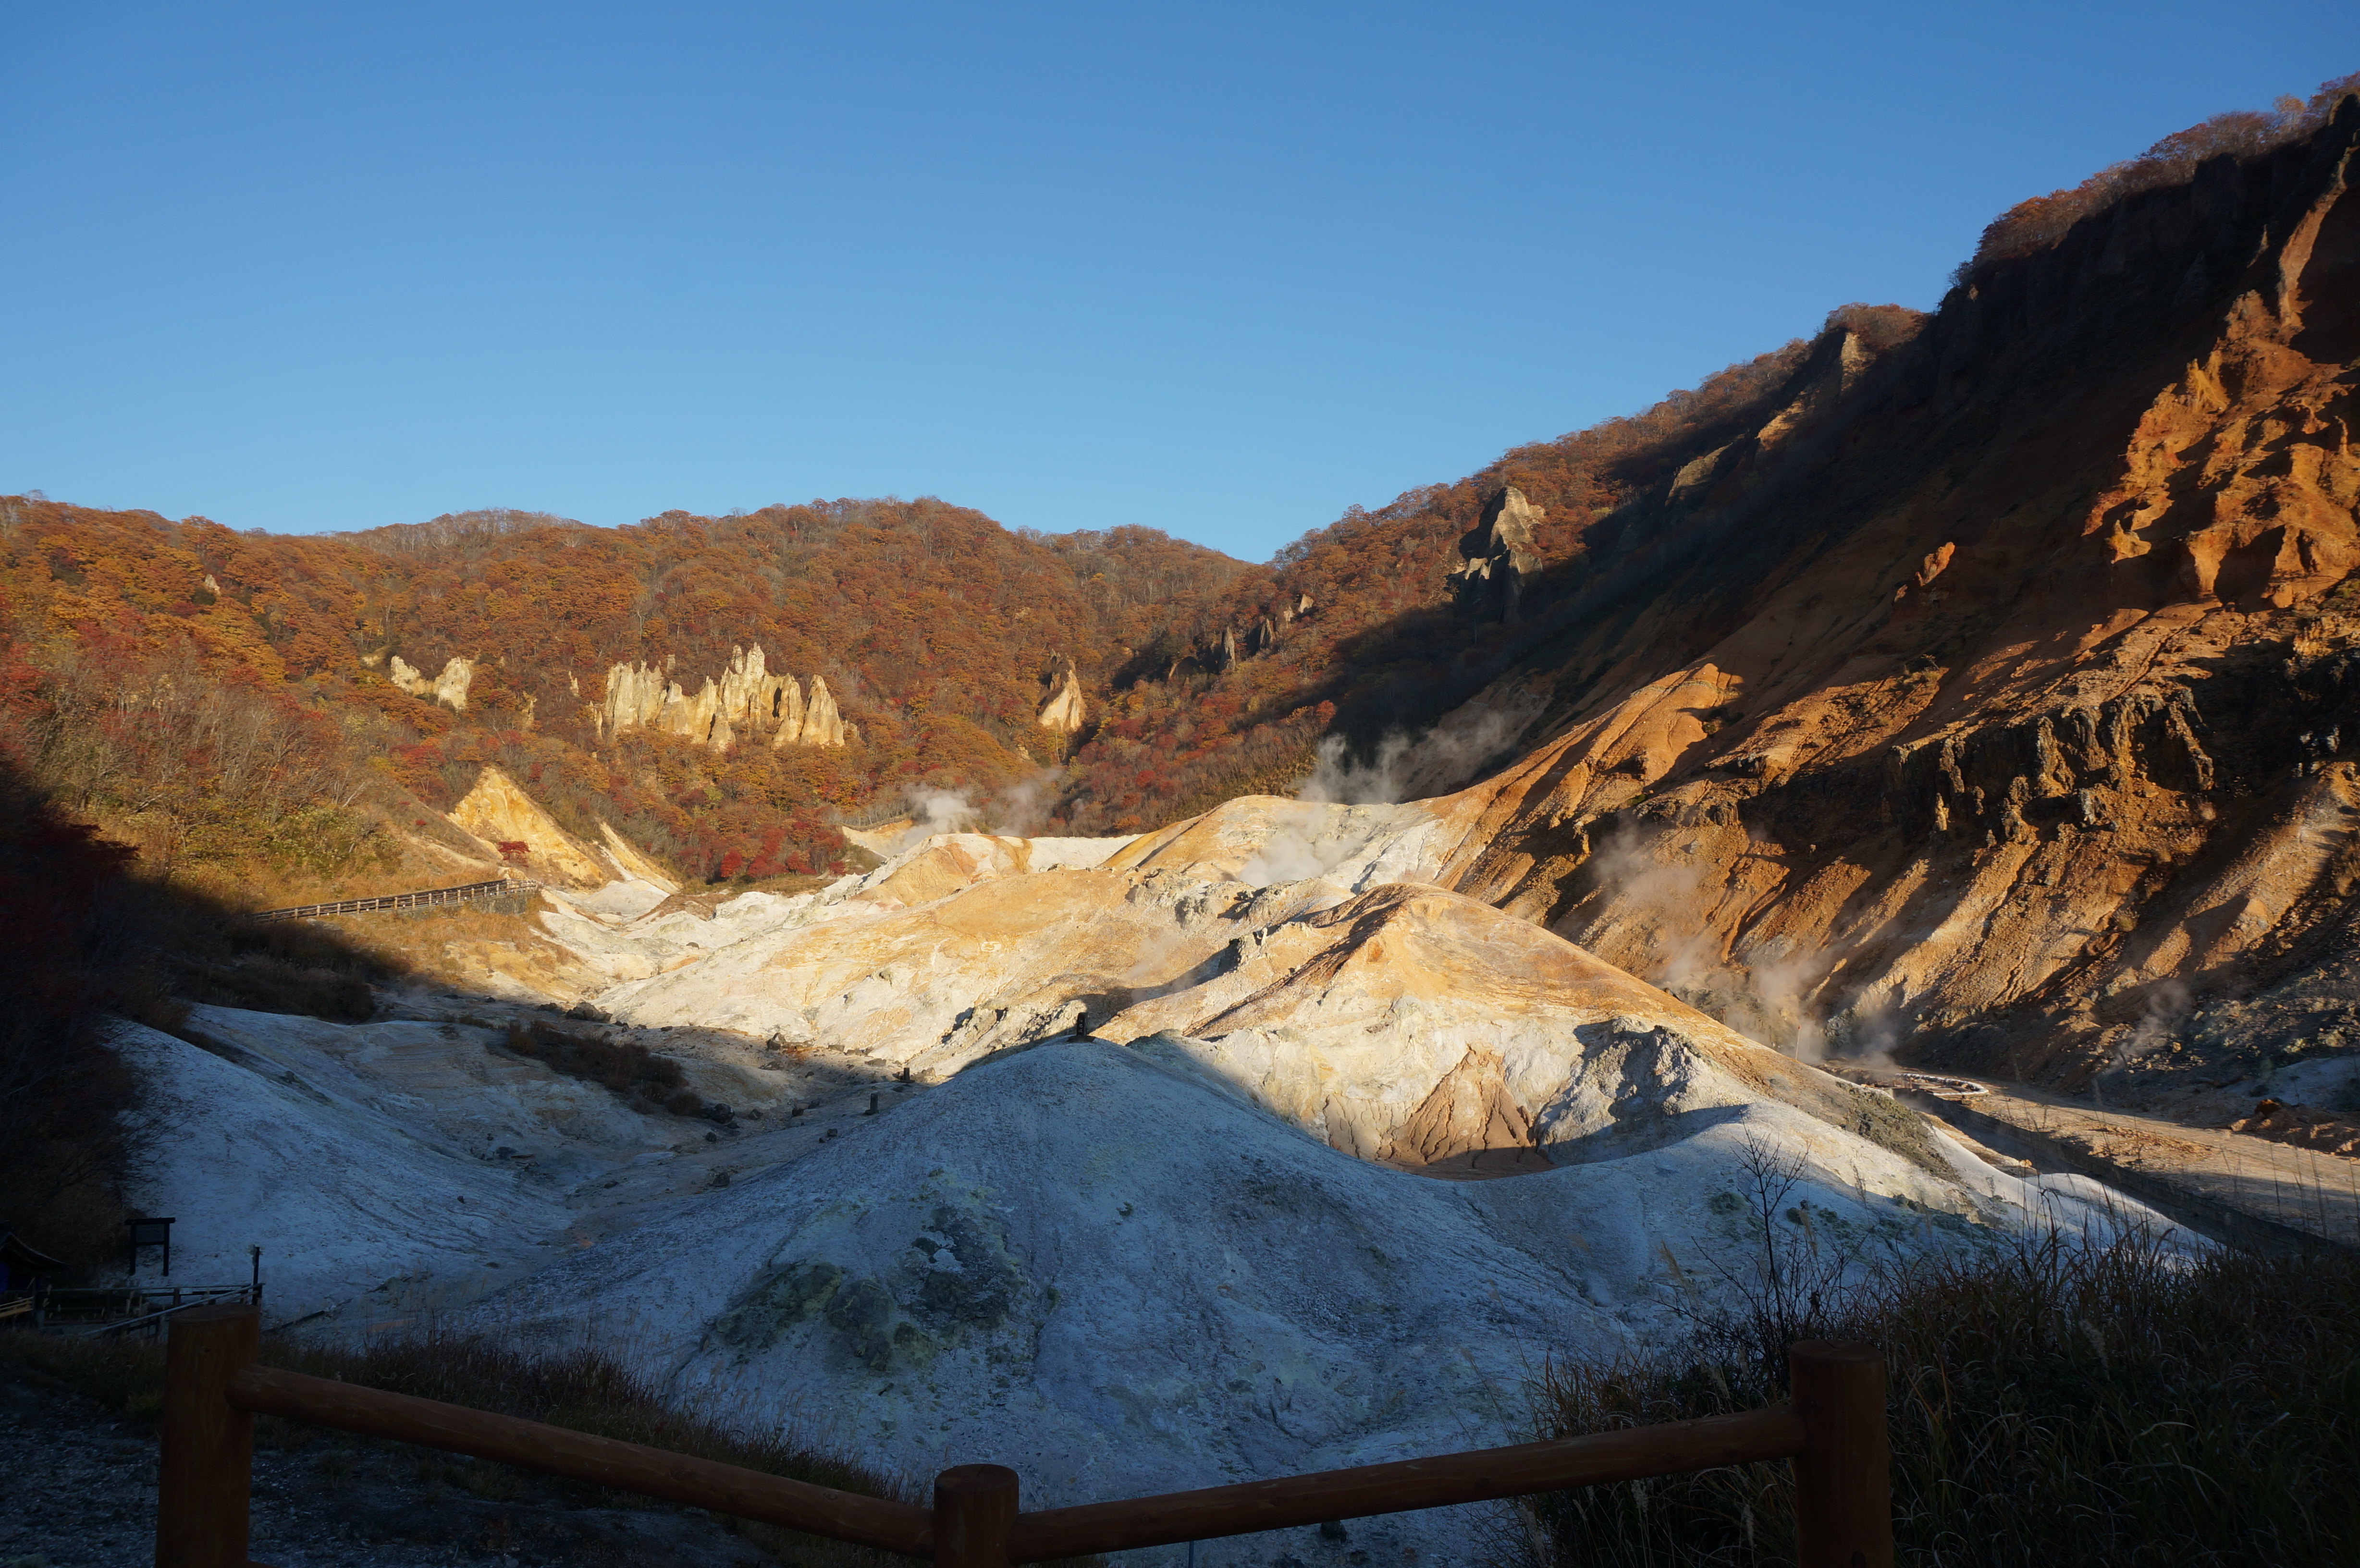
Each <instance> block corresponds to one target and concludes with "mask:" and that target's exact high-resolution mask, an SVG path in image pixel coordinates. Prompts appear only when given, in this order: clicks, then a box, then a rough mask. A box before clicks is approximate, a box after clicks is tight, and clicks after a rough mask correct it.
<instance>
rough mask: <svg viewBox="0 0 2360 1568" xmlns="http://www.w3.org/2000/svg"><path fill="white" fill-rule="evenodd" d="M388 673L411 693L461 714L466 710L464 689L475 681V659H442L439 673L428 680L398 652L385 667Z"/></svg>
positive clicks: (394, 681) (392, 679)
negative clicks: (441, 670)
mask: <svg viewBox="0 0 2360 1568" xmlns="http://www.w3.org/2000/svg"><path fill="white" fill-rule="evenodd" d="M387 675H388V679H389V680H391V681H392V682H393V683H394V684H395V685H396V686H399V687H400V688H401V689H402V690H403V691H407V692H409V693H410V695H411V696H413V697H423V698H425V699H427V700H428V701H429V702H440V703H442V704H443V706H444V707H446V708H454V709H456V710H458V711H459V712H460V713H465V712H466V711H467V688H468V687H470V686H472V685H474V684H475V660H474V659H462V658H458V657H455V656H454V657H453V658H451V659H445V660H444V661H443V673H442V674H440V675H437V676H435V677H434V678H433V679H432V680H431V681H430V680H428V679H427V678H426V675H425V672H424V671H422V670H415V669H412V668H411V667H410V665H409V664H408V663H406V662H404V660H403V659H402V657H401V655H399V654H398V653H397V654H395V655H394V656H393V659H392V660H391V662H390V663H389V665H388V670H387Z"/></svg>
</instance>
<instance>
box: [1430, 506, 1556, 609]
mask: <svg viewBox="0 0 2360 1568" xmlns="http://www.w3.org/2000/svg"><path fill="white" fill-rule="evenodd" d="M1540 520H1541V510H1540V508H1539V507H1538V506H1534V505H1533V504H1532V503H1531V502H1530V501H1528V500H1526V499H1524V492H1523V491H1521V490H1519V489H1517V488H1516V487H1515V486H1514V485H1509V486H1508V487H1507V488H1506V489H1504V490H1502V491H1501V492H1500V494H1499V495H1496V496H1494V497H1492V499H1491V504H1490V505H1488V506H1485V507H1484V508H1483V517H1482V520H1481V521H1480V522H1479V523H1477V524H1476V525H1475V527H1474V528H1473V530H1472V531H1470V533H1469V534H1468V535H1467V537H1466V538H1465V539H1460V540H1459V555H1460V556H1461V557H1462V558H1463V559H1462V560H1461V561H1460V563H1459V566H1458V567H1457V568H1455V569H1454V570H1453V571H1452V572H1451V573H1450V586H1451V591H1452V592H1453V593H1456V594H1457V595H1458V598H1459V603H1460V604H1465V605H1467V606H1469V607H1470V608H1472V609H1473V610H1475V611H1476V612H1477V613H1478V614H1480V615H1485V616H1487V617H1489V618H1491V619H1494V620H1510V621H1513V620H1514V619H1515V618H1516V612H1517V606H1518V604H1520V603H1521V602H1522V600H1523V597H1524V582H1525V580H1526V579H1527V578H1530V577H1531V576H1532V575H1533V574H1534V573H1535V572H1538V571H1539V570H1540V569H1541V559H1540V557H1539V556H1537V555H1535V554H1534V553H1533V530H1534V529H1535V528H1537V527H1538V526H1539V524H1540Z"/></svg>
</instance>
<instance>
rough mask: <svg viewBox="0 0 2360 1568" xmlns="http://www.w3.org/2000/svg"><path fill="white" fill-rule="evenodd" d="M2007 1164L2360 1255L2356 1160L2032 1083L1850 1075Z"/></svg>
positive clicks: (2238, 1235)
mask: <svg viewBox="0 0 2360 1568" xmlns="http://www.w3.org/2000/svg"><path fill="white" fill-rule="evenodd" d="M1845 1075H1846V1076H1848V1077H1851V1078H1852V1079H1854V1080H1855V1081H1857V1082H1860V1083H1873V1084H1875V1085H1877V1086H1879V1087H1882V1088H1886V1089H1891V1090H1893V1091H1894V1092H1895V1093H1896V1094H1899V1095H1900V1096H1901V1097H1902V1098H1904V1099H1905V1100H1907V1101H1908V1102H1909V1103H1910V1104H1912V1105H1916V1106H1917V1108H1919V1109H1920V1110H1923V1111H1925V1112H1926V1113H1927V1114H1928V1115H1929V1116H1937V1117H1939V1118H1940V1119H1941V1120H1942V1121H1944V1122H1945V1123H1948V1124H1949V1125H1950V1126H1951V1127H1956V1128H1958V1129H1959V1130H1961V1131H1963V1132H1965V1133H1966V1134H1968V1135H1969V1136H1970V1137H1971V1138H1973V1139H1975V1140H1976V1141H1978V1142H1981V1143H1983V1144H1984V1145H1987V1146H1989V1147H1990V1148H1992V1149H1995V1150H1997V1151H1998V1152H1999V1153H2000V1154H2002V1155H2003V1156H2012V1157H2016V1158H2019V1159H2024V1160H2030V1161H2031V1162H2032V1163H2033V1164H2034V1165H2036V1166H2038V1167H2041V1168H2042V1169H2045V1170H2051V1171H2055V1170H2073V1171H2081V1172H2082V1173H2084V1174H2086V1175H2091V1176H2095V1177H2097V1178H2099V1179H2100V1180H2102V1181H2106V1182H2107V1183H2108V1184H2109V1185H2112V1186H2114V1187H2117V1188H2119V1189H2121V1190H2122V1191H2124V1192H2127V1193H2129V1194H2131V1195H2132V1196H2134V1197H2136V1198H2138V1199H2139V1200H2141V1201H2142V1202H2146V1203H2153V1204H2155V1205H2156V1206H2157V1207H2158V1208H2160V1209H2162V1210H2164V1212H2166V1213H2168V1214H2171V1215H2172V1217H2173V1218H2175V1219H2178V1220H2180V1221H2181V1223H2183V1224H2186V1225H2190V1226H2191V1227H2192V1228H2194V1229H2197V1230H2201V1231H2203V1232H2205V1233H2206V1234H2208V1235H2211V1236H2215V1237H2216V1238H2218V1239H2221V1240H2223V1241H2229V1242H2234V1243H2236V1244H2238V1245H2241V1246H2251V1247H2256V1248H2259V1249H2262V1250H2267V1251H2272V1252H2278V1251H2291V1250H2302V1249H2304V1248H2306V1247H2316V1246H2318V1245H2319V1244H2321V1243H2322V1242H2323V1243H2325V1244H2327V1245H2329V1246H2332V1247H2346V1248H2355V1249H2360V1160H2346V1159H2340V1158H2338V1157H2336V1156H2334V1155H2329V1154H2322V1153H2319V1152H2317V1151H2316V1150H2313V1149H2298V1148H2292V1147H2289V1145H2286V1144H2283V1143H2278V1142H2273V1141H2271V1140H2270V1139H2267V1138H2252V1137H2248V1136H2246V1135H2245V1134H2243V1133H2236V1132H2231V1131H2229V1130H2228V1129H2226V1128H2223V1127H2197V1126H2191V1125H2189V1124H2187V1123H2184V1122H2176V1121H2169V1120H2166V1119H2164V1118H2163V1117H2160V1116H2153V1115H2148V1114H2145V1113H2141V1112H2136V1111H2118V1110H2113V1109H2109V1108H2105V1107H2103V1106H2100V1105H2093V1104H2092V1103H2091V1101H2090V1099H2089V1098H2088V1097H2087V1096H2077V1097H2068V1096H2066V1095H2063V1094H2056V1093H2054V1092H2052V1091H2049V1090H2046V1089H2041V1088H2037V1087H2034V1086H2033V1085H2030V1084H2026V1083H2007V1082H2005V1081H2002V1080H1994V1079H1975V1080H1965V1079H1956V1078H1945V1077H1939V1076H1936V1075H1932V1074H1926V1073H1904V1072H1892V1071H1854V1072H1851V1073H1846V1074H1845Z"/></svg>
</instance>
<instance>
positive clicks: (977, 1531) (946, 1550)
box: [934, 1465, 1016, 1568]
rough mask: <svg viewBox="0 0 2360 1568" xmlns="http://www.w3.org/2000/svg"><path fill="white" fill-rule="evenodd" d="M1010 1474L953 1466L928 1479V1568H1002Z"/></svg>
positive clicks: (1012, 1513)
mask: <svg viewBox="0 0 2360 1568" xmlns="http://www.w3.org/2000/svg"><path fill="white" fill-rule="evenodd" d="M1015 1523H1016V1472H1015V1471H1013V1470H1011V1469H1010V1468H1009V1467H1008V1466H1007V1465H955V1466H953V1467H952V1468H950V1469H948V1470H945V1471H943V1472H942V1473H941V1474H940V1475H936V1476H935V1477H934V1568H1008V1532H1009V1530H1010V1529H1011V1527H1012V1526H1013V1525H1014V1524H1015Z"/></svg>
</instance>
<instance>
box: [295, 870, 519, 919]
mask: <svg viewBox="0 0 2360 1568" xmlns="http://www.w3.org/2000/svg"><path fill="white" fill-rule="evenodd" d="M540 890H541V884H540V883H538V882H528V881H525V880H523V879H521V878H519V879H517V880H514V881H510V880H507V879H505V878H504V879H502V880H500V881H497V882H470V883H468V884H467V885H466V886H465V887H429V888H426V889H425V890H424V891H422V892H417V893H388V894H387V895H385V897H383V898H344V899H339V900H338V901H337V902H335V903H333V904H298V905H296V906H295V907H294V908H293V909H260V910H257V911H256V912H255V914H254V915H252V916H251V917H250V918H251V919H254V920H311V919H312V918H314V917H316V916H319V915H358V914H365V913H366V912H367V911H369V910H371V909H424V908H426V907H427V906H428V905H430V904H471V903H475V902H476V901H478V900H480V899H485V898H506V897H507V896H508V895H509V894H511V893H537V892H539V891H540Z"/></svg>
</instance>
